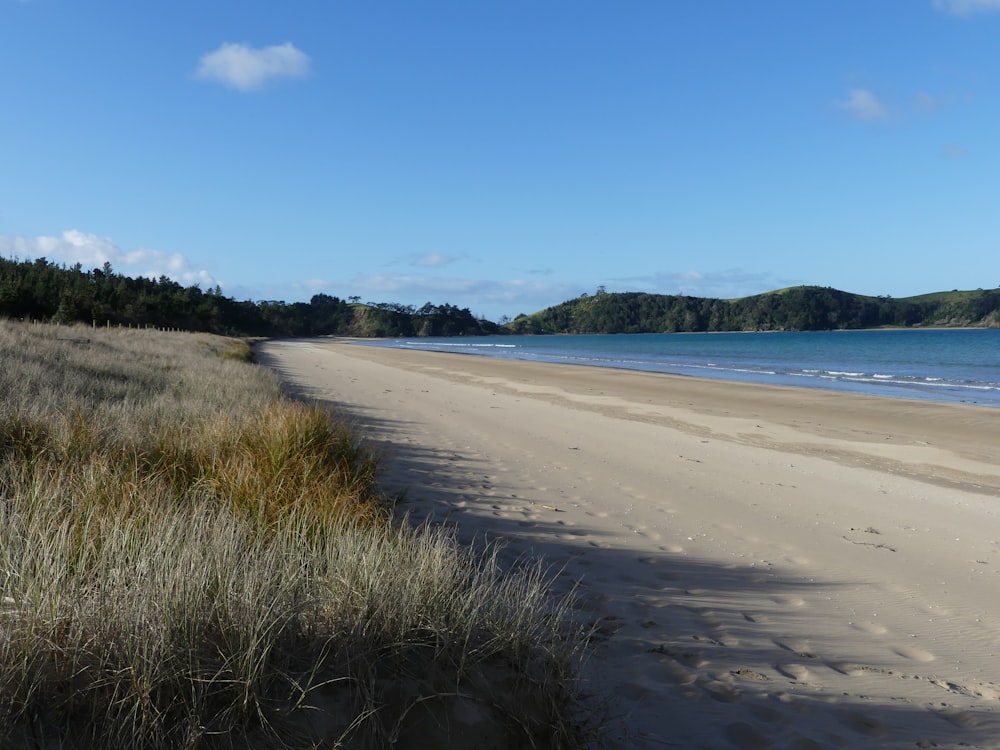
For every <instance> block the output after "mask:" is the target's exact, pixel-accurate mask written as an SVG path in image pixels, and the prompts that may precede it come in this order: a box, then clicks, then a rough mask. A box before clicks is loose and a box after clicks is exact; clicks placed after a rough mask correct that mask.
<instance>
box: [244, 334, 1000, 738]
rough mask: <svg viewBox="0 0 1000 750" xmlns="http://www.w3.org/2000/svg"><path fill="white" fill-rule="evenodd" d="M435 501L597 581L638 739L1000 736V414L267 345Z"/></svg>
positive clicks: (476, 533)
mask: <svg viewBox="0 0 1000 750" xmlns="http://www.w3.org/2000/svg"><path fill="white" fill-rule="evenodd" d="M259 354H260V355H261V358H262V361H264V362H265V363H266V364H268V365H270V366H272V367H275V368H276V369H277V370H278V371H279V373H280V374H281V376H282V377H283V378H284V379H285V380H286V381H287V382H288V383H290V384H291V386H292V387H293V388H295V389H297V390H298V391H300V392H302V393H305V394H307V395H309V396H312V397H315V398H318V399H322V400H324V401H327V402H330V403H332V404H335V405H336V406H337V407H338V408H339V409H340V410H341V411H342V412H345V413H346V414H347V415H349V417H350V418H351V419H352V420H354V421H355V422H356V423H357V424H358V425H359V426H360V427H362V428H363V429H364V430H365V431H366V433H367V434H368V435H370V436H371V439H372V440H373V441H374V442H375V443H376V445H378V446H380V447H381V449H382V450H383V452H384V454H385V459H384V465H385V469H386V473H385V475H384V477H383V484H384V486H385V488H386V490H387V491H390V492H396V491H400V490H405V491H406V498H407V499H406V502H405V503H404V505H403V509H404V510H406V511H407V512H409V514H410V515H411V517H412V518H413V519H414V520H416V521H422V520H424V519H427V518H430V519H432V520H435V521H438V522H447V523H449V524H454V525H456V526H457V528H458V533H459V535H460V537H461V538H463V539H472V538H479V539H483V538H488V539H497V538H499V539H502V540H504V542H505V543H506V554H508V555H510V556H511V557H517V556H519V555H535V556H541V557H543V558H544V559H545V560H547V561H549V562H550V563H551V564H552V565H554V566H556V567H559V568H562V573H561V574H560V575H559V578H558V580H557V586H558V587H560V588H566V589H568V588H569V587H570V586H571V585H572V584H573V583H575V582H579V586H580V588H579V591H580V597H581V606H582V609H581V616H582V617H586V618H589V620H590V621H594V622H597V623H598V628H599V638H598V639H597V640H596V643H595V648H594V650H593V653H592V655H591V657H590V660H589V662H588V664H587V666H586V668H585V676H586V679H587V689H588V691H589V692H590V693H592V694H593V696H594V701H595V705H596V704H598V703H599V702H600V701H601V700H606V701H607V705H606V706H605V710H607V711H608V712H609V718H608V719H607V721H608V733H607V740H608V741H609V743H610V744H611V745H613V746H615V747H629V748H659V747H681V748H697V747H706V748H728V747H735V748H766V747H775V748H826V747H851V748H854V747H885V748H896V747H900V748H902V747H911V748H912V747H970V746H971V747H1000V586H998V581H1000V578H998V576H1000V410H995V409H990V408H987V407H966V406H961V405H946V404H934V403H926V402H915V401H904V400H894V399H882V398H867V397H859V396H850V395H844V394H838V393H831V392H823V391H818V390H807V389H797V388H773V387H766V386H755V385H747V384H737V383H723V382H716V381H705V380H698V379H694V378H682V377H673V376H666V375H655V374H644V373H635V372H623V371H617V370H605V369H598V368H585V367H572V366H562V365H552V364H534V363H525V362H516V361H504V360H496V359H488V358H481V357H473V356H462V355H450V354H436V353H427V352H417V351H401V350H393V349H384V348H374V347H364V346H355V345H351V344H348V343H343V342H336V341H330V340H312V341H283V342H270V343H266V344H264V345H262V347H261V348H260V350H259Z"/></svg>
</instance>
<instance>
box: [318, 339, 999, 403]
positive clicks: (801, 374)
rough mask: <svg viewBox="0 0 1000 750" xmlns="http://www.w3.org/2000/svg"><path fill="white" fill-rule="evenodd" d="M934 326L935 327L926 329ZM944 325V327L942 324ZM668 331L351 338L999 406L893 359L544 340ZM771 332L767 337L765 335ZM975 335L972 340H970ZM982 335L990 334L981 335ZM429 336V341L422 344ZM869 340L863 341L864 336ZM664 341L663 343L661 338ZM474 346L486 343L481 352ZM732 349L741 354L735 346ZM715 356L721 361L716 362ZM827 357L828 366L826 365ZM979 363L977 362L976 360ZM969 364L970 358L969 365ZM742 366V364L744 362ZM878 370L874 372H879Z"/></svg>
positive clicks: (979, 392) (990, 396) (968, 384)
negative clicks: (657, 350)
mask: <svg viewBox="0 0 1000 750" xmlns="http://www.w3.org/2000/svg"><path fill="white" fill-rule="evenodd" d="M933 330H938V329H933ZM933 330H932V329H908V328H899V329H897V328H893V329H864V330H851V331H820V332H812V331H805V332H803V331H792V332H785V331H765V332H758V331H752V332H749V331H739V332H713V333H711V334H702V333H684V334H678V335H682V336H702V335H713V336H714V335H716V334H717V335H720V336H721V335H728V334H733V333H741V334H753V335H757V334H772V333H774V334H779V333H788V334H790V335H792V336H813V335H819V336H823V335H827V334H832V333H844V334H847V335H851V334H878V333H879V332H884V333H885V334H887V335H891V334H894V333H896V332H898V331H912V332H914V334H915V335H919V334H920V333H921V332H922V333H924V334H927V333H928V332H933ZM942 330H945V329H942ZM946 330H954V331H956V332H964V333H970V332H972V331H974V330H987V329H970V328H955V329H946ZM669 335H671V334H556V335H553V336H528V335H524V336H515V337H514V338H515V339H517V342H516V343H510V344H507V345H504V344H503V343H502V342H503V341H504V340H505V338H506V337H504V336H476V337H471V339H472V343H466V342H467V341H468V340H469V337H461V336H456V337H443V338H442V337H437V338H435V337H432V338H431V339H429V340H425V339H423V338H421V337H392V338H382V339H367V340H366V339H350V341H353V342H354V343H356V344H358V345H361V346H368V347H373V346H374V347H383V348H399V349H407V350H415V351H432V352H440V353H445V354H470V355H475V356H483V357H487V358H490V359H514V360H520V361H524V362H536V363H552V364H573V365H575V366H581V367H598V368H604V369H614V370H624V371H629V372H648V373H658V374H664V375H674V376H679V377H694V378H703V379H707V380H714V381H720V382H731V383H759V384H762V385H775V386H782V387H792V388H796V389H810V390H813V389H815V390H822V391H833V392H836V393H844V394H853V395H862V396H877V397H880V398H893V399H903V400H913V401H921V402H932V403H947V404H967V405H971V406H977V407H989V408H994V409H997V408H1000V383H997V382H995V378H994V379H993V381H988V382H983V383H977V382H975V381H967V380H963V379H962V378H958V379H954V377H953V376H951V375H947V374H945V373H941V374H940V375H938V373H936V372H933V371H930V372H929V373H927V374H926V376H925V377H923V378H920V377H916V376H915V375H913V374H912V373H910V374H906V373H907V370H906V368H905V366H904V369H903V370H901V371H897V370H896V369H894V368H896V367H898V366H900V364H901V363H889V362H886V363H881V364H880V363H877V362H874V361H873V362H865V363H863V362H861V361H856V362H852V361H844V362H840V363H836V364H835V363H833V362H822V363H819V362H817V363H814V364H813V365H810V366H809V367H815V368H819V369H808V368H806V369H803V367H806V366H800V367H794V366H790V365H788V364H787V362H783V361H782V358H781V357H780V356H779V358H778V359H776V360H774V362H773V363H769V360H766V359H760V360H759V361H756V362H754V363H753V364H751V365H742V364H738V363H737V361H736V360H734V361H733V362H729V360H727V355H726V354H721V357H722V359H721V360H720V359H717V354H715V353H709V351H708V350H706V353H704V355H701V354H696V356H695V358H694V359H691V358H690V357H689V356H687V355H685V354H684V353H683V349H681V350H678V351H677V354H678V355H679V359H673V358H670V359H666V360H661V358H660V357H658V356H656V355H655V354H654V353H653V352H651V351H645V350H644V349H643V348H642V347H643V345H642V344H636V346H637V347H640V348H639V349H637V350H636V352H637V353H636V354H635V355H631V354H630V356H629V357H627V358H626V359H624V360H623V359H617V358H616V357H617V354H616V352H617V347H614V346H609V348H608V350H607V351H606V352H605V351H604V349H603V348H602V347H601V345H597V348H596V349H595V350H594V352H595V353H594V357H595V358H591V357H588V356H584V358H583V359H582V360H580V361H574V357H576V356H578V355H579V352H578V351H577V350H576V349H574V348H573V347H571V348H570V350H568V351H564V350H563V349H562V347H561V346H554V348H553V347H550V346H546V345H545V344H544V341H545V339H547V338H548V339H562V340H565V339H572V338H574V337H575V336H578V337H580V338H582V339H599V338H604V337H613V338H617V337H619V336H623V337H626V338H627V337H635V338H636V339H641V338H643V337H666V336H669ZM768 338H770V336H768ZM524 339H527V340H529V341H535V340H537V341H539V342H542V343H539V344H537V345H534V344H532V343H527V342H525V341H523V340H524ZM331 340H348V339H331ZM480 340H482V341H488V342H492V343H478V342H479V341H480ZM977 340H978V339H977ZM988 341H989V340H988ZM428 342H429V343H428ZM927 343H928V346H931V345H936V344H937V343H938V342H937V341H931V342H927ZM869 345H870V342H869ZM463 346H466V347H468V349H470V351H462V348H463ZM663 346H665V347H667V348H668V349H669V345H668V344H664V345H663ZM481 350H488V353H485V352H484V351H481ZM701 356H704V357H706V359H705V360H704V361H702V360H701V359H700V357H701ZM739 356H743V354H742V353H740V355H739ZM719 362H721V363H722V364H718V363H719ZM831 364H833V365H834V366H833V367H831ZM976 364H978V365H980V366H981V365H982V363H976ZM970 366H972V365H970ZM866 367H868V368H882V367H888V368H890V369H887V370H886V369H874V370H872V369H867V370H866V369H865V368H866ZM748 368H749V369H748ZM845 369H846V370H851V371H853V370H857V372H843V371H842V370H845ZM896 372H902V373H903V374H898V375H897V374H890V375H886V374H884V373H896ZM880 373H881V374H880Z"/></svg>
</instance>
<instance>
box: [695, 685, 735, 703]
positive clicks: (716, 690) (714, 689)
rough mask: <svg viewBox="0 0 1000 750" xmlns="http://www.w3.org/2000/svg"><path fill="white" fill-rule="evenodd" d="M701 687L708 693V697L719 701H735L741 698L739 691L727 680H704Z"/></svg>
mask: <svg viewBox="0 0 1000 750" xmlns="http://www.w3.org/2000/svg"><path fill="white" fill-rule="evenodd" d="M702 687H703V688H704V690H705V692H706V693H708V697H709V698H711V699H712V700H716V701H719V703H737V702H739V701H740V699H741V696H740V691H739V690H737V689H736V687H734V686H733V685H730V684H729V683H728V682H722V681H721V680H712V681H711V682H706V683H705V684H704V685H702Z"/></svg>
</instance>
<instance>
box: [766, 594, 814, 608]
mask: <svg viewBox="0 0 1000 750" xmlns="http://www.w3.org/2000/svg"><path fill="white" fill-rule="evenodd" d="M771 601H772V602H774V603H775V604H778V605H780V606H782V607H791V608H798V607H804V606H805V604H806V600H805V599H803V598H802V597H801V596H795V595H794V594H776V595H775V596H772V597H771Z"/></svg>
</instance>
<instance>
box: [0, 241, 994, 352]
mask: <svg viewBox="0 0 1000 750" xmlns="http://www.w3.org/2000/svg"><path fill="white" fill-rule="evenodd" d="M0 317H6V318H13V319H20V320H43V321H48V322H53V323H63V324H72V323H83V324H86V325H89V326H92V327H97V326H105V327H108V326H118V325H121V326H133V327H157V328H176V329H180V330H185V331H204V332H207V333H216V334H220V335H227V336H272V337H279V336H280V337H287V336H359V337H401V336H407V337H409V336H482V335H491V334H507V333H521V334H532V333H537V334H544V333H674V332H704V331H816V330H832V329H858V328H879V327H885V326H899V327H917V326H992V327H996V326H1000V289H979V290H975V291H958V290H955V291H951V292H936V293H932V294H924V295H919V296H916V297H904V298H899V299H895V298H893V297H889V296H879V297H871V296H865V295H860V294H853V293H850V292H844V291H840V290H837V289H832V288H829V287H819V286H797V287H790V288H788V289H780V290H777V291H773V292H768V293H766V294H757V295H753V296H751V297H742V298H739V299H713V298H707V297H690V296H683V295H668V294H649V293H646V292H605V291H603V288H602V289H599V290H598V292H597V293H596V294H593V295H590V294H585V295H582V296H580V297H578V298H576V299H572V300H567V301H565V302H562V303H561V304H558V305H554V306H552V307H548V308H546V309H544V310H541V311H539V312H535V313H533V314H527V315H525V314H521V315H518V316H517V317H516V318H515V319H514V320H513V321H510V320H503V321H500V322H491V321H489V320H485V319H484V318H481V317H476V316H475V315H473V314H472V312H471V311H470V310H469V309H468V308H463V307H458V306H455V305H450V304H440V305H435V304H432V303H430V302H428V303H426V304H424V305H422V306H421V307H415V306H413V305H405V304H401V303H396V302H362V301H361V298H360V297H348V298H347V299H342V298H339V297H335V296H331V295H329V294H316V295H313V297H312V298H311V299H310V300H309V302H292V303H287V302H283V301H275V300H258V301H250V300H245V301H237V300H235V299H233V298H231V297H227V296H225V295H223V293H222V290H221V289H219V288H218V287H215V288H214V289H208V290H202V289H201V288H199V287H198V286H189V287H184V286H181V285H180V284H178V283H177V282H176V281H173V280H171V279H169V278H167V277H165V276H161V277H159V278H158V279H148V278H141V277H140V278H130V277H127V276H122V275H121V274H117V273H115V272H114V270H113V269H112V268H111V266H110V264H107V263H105V264H104V266H103V267H102V268H94V269H91V270H89V271H88V270H84V269H83V268H82V267H81V266H80V264H77V265H75V266H73V267H72V268H65V267H62V266H59V265H57V264H54V263H50V262H48V261H47V260H46V259H45V258H39V259H38V260H35V261H15V260H7V259H2V258H0Z"/></svg>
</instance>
